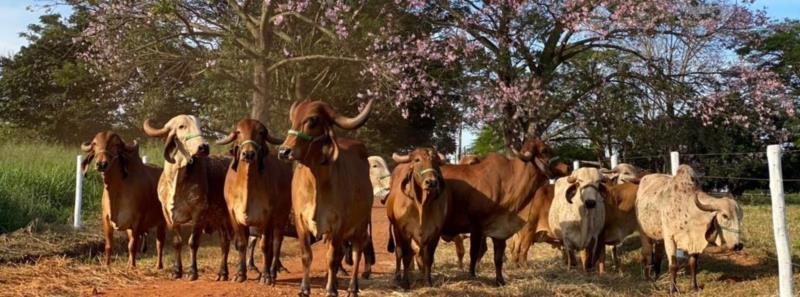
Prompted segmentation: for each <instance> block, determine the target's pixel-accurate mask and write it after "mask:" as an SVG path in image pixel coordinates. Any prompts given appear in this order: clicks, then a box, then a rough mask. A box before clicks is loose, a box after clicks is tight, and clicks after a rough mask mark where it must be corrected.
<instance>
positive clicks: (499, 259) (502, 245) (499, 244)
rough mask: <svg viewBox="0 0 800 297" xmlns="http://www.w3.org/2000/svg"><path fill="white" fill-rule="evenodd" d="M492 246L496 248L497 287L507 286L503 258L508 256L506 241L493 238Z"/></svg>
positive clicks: (495, 269) (495, 271) (495, 270)
mask: <svg viewBox="0 0 800 297" xmlns="http://www.w3.org/2000/svg"><path fill="white" fill-rule="evenodd" d="M484 241H485V240H484ZM492 245H493V246H494V273H495V277H494V279H495V285H497V286H498V287H499V286H505V285H506V280H505V279H504V278H503V256H505V254H506V241H505V239H497V238H492Z"/></svg>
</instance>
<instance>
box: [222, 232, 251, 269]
mask: <svg viewBox="0 0 800 297" xmlns="http://www.w3.org/2000/svg"><path fill="white" fill-rule="evenodd" d="M217 232H219V244H220V249H221V250H222V259H220V263H219V271H218V272H217V281H227V280H228V275H229V274H228V253H229V252H230V249H231V234H230V231H227V230H225V228H220V230H218V231H217ZM245 238H247V237H245ZM242 256H243V255H242V254H239V258H240V259H241V260H240V261H242V264H244V258H243V257H242ZM245 278H247V273H246V272H245Z"/></svg>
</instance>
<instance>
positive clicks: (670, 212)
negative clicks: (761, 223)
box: [636, 165, 744, 292]
mask: <svg viewBox="0 0 800 297" xmlns="http://www.w3.org/2000/svg"><path fill="white" fill-rule="evenodd" d="M636 218H637V220H638V222H639V238H640V239H641V241H642V262H643V264H644V265H645V276H647V277H648V278H651V277H652V275H651V270H652V269H653V267H652V265H653V264H654V263H653V244H654V243H656V242H658V241H663V242H664V248H665V250H666V254H667V260H668V262H669V272H670V283H671V284H670V292H677V291H678V286H677V284H676V282H675V278H676V276H677V273H678V263H676V260H677V259H676V255H677V250H678V249H681V250H684V251H686V253H687V254H689V272H690V274H691V277H692V287H693V288H694V289H695V290H699V289H700V287H699V286H698V284H697V260H698V257H699V255H700V253H702V252H703V250H705V248H706V247H707V246H709V244H710V243H714V244H715V245H717V246H719V247H720V248H722V249H727V250H734V251H738V250H741V249H742V248H743V247H744V245H743V244H742V242H741V238H740V228H741V223H742V210H741V208H739V206H738V204H737V203H736V201H734V200H733V199H730V198H714V197H711V196H709V195H707V194H706V193H704V192H703V191H701V190H700V187H699V186H698V185H697V177H696V175H695V173H694V169H692V167H690V166H688V165H681V166H679V167H678V170H677V174H676V175H675V176H674V177H673V176H669V175H665V174H651V175H647V176H645V177H644V178H642V180H641V182H640V184H639V189H638V191H637V199H636ZM655 264H659V263H655Z"/></svg>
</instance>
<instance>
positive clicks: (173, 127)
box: [144, 115, 231, 280]
mask: <svg viewBox="0 0 800 297" xmlns="http://www.w3.org/2000/svg"><path fill="white" fill-rule="evenodd" d="M144 131H145V133H146V134H147V135H148V136H150V137H159V138H161V137H163V138H164V139H165V147H164V172H163V173H161V178H160V179H159V181H158V199H159V200H160V201H161V207H162V211H163V213H164V219H166V221H167V226H169V228H170V230H173V231H175V238H174V241H173V244H174V247H175V253H176V256H175V271H174V277H175V278H181V277H182V276H183V262H182V260H181V248H182V246H183V236H182V235H181V232H180V229H181V226H184V225H189V226H191V235H190V237H189V247H190V248H191V266H190V267H189V273H190V280H196V279H197V248H199V247H200V235H201V233H202V232H207V233H210V232H213V231H219V235H220V247H221V249H222V259H221V261H220V268H219V272H218V274H217V280H227V279H228V249H229V248H230V233H231V224H230V220H229V218H228V214H227V207H226V206H225V196H224V194H223V188H224V185H225V174H226V172H227V170H228V165H229V164H230V163H231V158H229V157H223V156H217V155H211V156H209V148H208V143H206V141H205V140H204V139H203V136H202V131H201V129H200V123H199V121H198V120H197V118H196V117H194V116H189V115H178V116H175V117H174V118H172V119H171V120H169V121H168V122H167V123H166V124H164V127H162V128H155V127H153V125H152V124H151V123H150V120H146V121H145V122H144Z"/></svg>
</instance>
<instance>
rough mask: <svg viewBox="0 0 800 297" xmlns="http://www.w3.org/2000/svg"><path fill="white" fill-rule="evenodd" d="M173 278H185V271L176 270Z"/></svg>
mask: <svg viewBox="0 0 800 297" xmlns="http://www.w3.org/2000/svg"><path fill="white" fill-rule="evenodd" d="M172 278H174V279H181V278H183V272H180V271H175V272H173V273H172Z"/></svg>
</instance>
